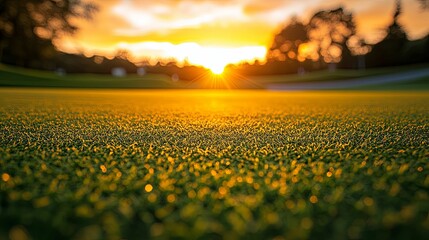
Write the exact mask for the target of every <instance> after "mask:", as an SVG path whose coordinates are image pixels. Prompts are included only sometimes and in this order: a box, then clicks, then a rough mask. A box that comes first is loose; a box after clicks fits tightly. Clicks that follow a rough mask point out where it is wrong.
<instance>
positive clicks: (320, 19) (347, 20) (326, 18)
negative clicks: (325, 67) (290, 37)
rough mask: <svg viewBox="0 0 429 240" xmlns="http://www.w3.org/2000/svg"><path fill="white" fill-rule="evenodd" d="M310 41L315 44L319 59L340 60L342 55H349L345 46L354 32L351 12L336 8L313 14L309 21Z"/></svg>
mask: <svg viewBox="0 0 429 240" xmlns="http://www.w3.org/2000/svg"><path fill="white" fill-rule="evenodd" d="M308 25H309V31H308V33H309V38H310V41H311V42H313V43H315V45H316V46H317V52H318V54H319V56H320V57H321V59H323V60H324V61H325V62H327V63H331V62H340V61H341V59H342V56H346V55H347V56H351V53H350V50H349V48H348V46H347V43H348V41H349V40H350V39H351V37H353V36H355V34H356V25H355V22H354V20H353V15H352V13H349V12H346V11H344V9H343V8H337V9H334V10H330V11H320V12H317V13H316V14H314V16H313V17H312V18H311V19H310V22H309V24H308Z"/></svg>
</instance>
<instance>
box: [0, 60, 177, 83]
mask: <svg viewBox="0 0 429 240" xmlns="http://www.w3.org/2000/svg"><path fill="white" fill-rule="evenodd" d="M182 85H183V84H181V83H174V82H172V81H171V80H170V78H169V77H168V76H165V75H158V74H147V75H146V76H138V75H129V76H126V77H123V78H119V77H113V76H110V75H98V74H70V75H65V76H59V75H57V74H55V73H53V72H46V71H38V70H30V69H22V68H16V67H11V66H5V65H0V86H16V87H71V88H182Z"/></svg>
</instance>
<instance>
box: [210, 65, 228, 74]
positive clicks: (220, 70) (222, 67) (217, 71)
mask: <svg viewBox="0 0 429 240" xmlns="http://www.w3.org/2000/svg"><path fill="white" fill-rule="evenodd" d="M206 67H207V68H208V69H210V71H211V72H212V73H213V74H215V75H220V74H222V73H223V71H224V70H225V64H224V63H211V64H208V66H206Z"/></svg>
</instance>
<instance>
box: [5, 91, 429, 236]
mask: <svg viewBox="0 0 429 240" xmlns="http://www.w3.org/2000/svg"><path fill="white" fill-rule="evenodd" d="M428 101H429V94H428V93H427V92H419V93H416V92H382V93H380V92H371V93H367V92H309V93H282V92H264V91H223V92H222V91H204V90H194V91H177V90H170V91H168V90H164V91H143V90H128V91H125V90H124V91H121V90H115V91H113V90H49V89H48V90H47V89H13V88H3V89H0V103H1V104H0V166H1V170H0V174H1V179H0V239H7V238H10V239H147V238H148V237H152V238H154V239H238V238H241V239H425V238H426V237H427V236H428V234H429V161H428V159H429V147H428V141H429V105H428Z"/></svg>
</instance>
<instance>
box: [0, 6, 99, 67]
mask: <svg viewBox="0 0 429 240" xmlns="http://www.w3.org/2000/svg"><path fill="white" fill-rule="evenodd" d="M96 9H97V8H96V6H95V5H94V4H92V3H90V2H87V1H85V0H2V1H1V2H0V34H1V36H2V37H1V38H0V60H1V62H5V63H9V64H14V65H20V66H25V67H32V66H34V65H37V64H40V62H43V60H46V59H49V58H52V56H53V55H54V54H55V52H56V51H55V49H54V47H53V45H52V41H53V40H54V39H56V38H58V37H60V36H62V35H64V34H73V33H75V32H76V30H77V26H76V25H75V24H73V22H72V21H73V20H74V19H76V18H86V19H88V18H90V17H91V16H92V14H93V13H94V11H96ZM39 67H40V66H39Z"/></svg>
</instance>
